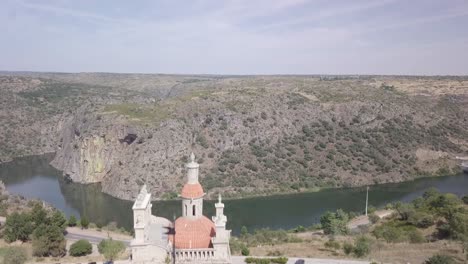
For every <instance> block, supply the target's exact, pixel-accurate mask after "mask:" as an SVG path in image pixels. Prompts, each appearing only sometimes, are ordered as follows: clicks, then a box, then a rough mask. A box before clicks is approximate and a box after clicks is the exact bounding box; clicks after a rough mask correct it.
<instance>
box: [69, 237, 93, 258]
mask: <svg viewBox="0 0 468 264" xmlns="http://www.w3.org/2000/svg"><path fill="white" fill-rule="evenodd" d="M92 251H93V246H92V245H91V243H89V241H88V240H84V239H81V240H78V241H76V242H75V243H73V244H72V245H71V246H70V250H69V253H70V256H74V257H80V256H86V255H89V254H91V253H92Z"/></svg>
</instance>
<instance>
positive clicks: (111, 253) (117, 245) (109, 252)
mask: <svg viewBox="0 0 468 264" xmlns="http://www.w3.org/2000/svg"><path fill="white" fill-rule="evenodd" d="M124 249H125V245H124V243H122V242H121V241H116V240H113V239H112V238H110V239H104V240H101V242H99V244H98V251H99V253H101V254H102V255H104V257H105V258H106V259H107V260H115V259H116V258H117V257H118V256H119V254H120V253H121V252H122V251H124Z"/></svg>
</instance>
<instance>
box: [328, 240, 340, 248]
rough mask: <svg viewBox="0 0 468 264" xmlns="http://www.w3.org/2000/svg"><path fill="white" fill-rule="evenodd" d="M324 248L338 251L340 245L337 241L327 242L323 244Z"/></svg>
mask: <svg viewBox="0 0 468 264" xmlns="http://www.w3.org/2000/svg"><path fill="white" fill-rule="evenodd" d="M325 247H327V248H333V249H340V247H341V245H340V242H338V241H335V240H328V241H327V242H325Z"/></svg>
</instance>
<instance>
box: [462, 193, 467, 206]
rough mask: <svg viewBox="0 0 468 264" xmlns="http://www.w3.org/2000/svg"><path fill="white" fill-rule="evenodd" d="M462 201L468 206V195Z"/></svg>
mask: <svg viewBox="0 0 468 264" xmlns="http://www.w3.org/2000/svg"><path fill="white" fill-rule="evenodd" d="M462 201H463V202H464V203H465V204H468V195H465V196H463V198H462Z"/></svg>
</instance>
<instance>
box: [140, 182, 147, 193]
mask: <svg viewBox="0 0 468 264" xmlns="http://www.w3.org/2000/svg"><path fill="white" fill-rule="evenodd" d="M140 193H141V194H147V193H148V190H147V189H146V184H143V187H141V191H140Z"/></svg>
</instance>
